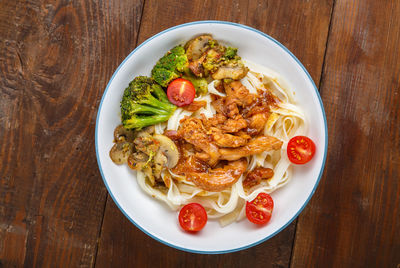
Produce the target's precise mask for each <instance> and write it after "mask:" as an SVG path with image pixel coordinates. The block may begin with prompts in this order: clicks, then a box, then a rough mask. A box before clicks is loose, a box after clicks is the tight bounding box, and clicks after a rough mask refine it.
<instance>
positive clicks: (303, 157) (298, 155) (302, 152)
mask: <svg viewBox="0 0 400 268" xmlns="http://www.w3.org/2000/svg"><path fill="white" fill-rule="evenodd" d="M314 154H315V144H314V142H313V141H312V140H311V139H310V138H308V137H305V136H296V137H293V138H291V139H290V141H289V143H288V146H287V155H288V157H289V160H290V162H292V163H294V164H298V165H302V164H305V163H307V162H309V161H310V160H311V158H313V156H314Z"/></svg>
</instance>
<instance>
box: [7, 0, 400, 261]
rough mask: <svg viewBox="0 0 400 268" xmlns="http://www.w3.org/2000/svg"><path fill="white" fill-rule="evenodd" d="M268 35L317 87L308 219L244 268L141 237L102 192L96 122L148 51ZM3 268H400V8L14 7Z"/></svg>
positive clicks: (346, 4) (272, 4)
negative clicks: (321, 165)
mask: <svg viewBox="0 0 400 268" xmlns="http://www.w3.org/2000/svg"><path fill="white" fill-rule="evenodd" d="M206 19H207V20H210V19H212V20H226V21H232V22H238V23H242V24H246V25H248V26H251V27H254V28H257V29H259V30H261V31H263V32H265V33H267V34H269V35H270V36H272V37H274V38H275V39H277V40H279V41H280V42H281V43H282V44H283V45H285V46H286V47H287V48H289V49H290V50H291V51H292V52H293V53H294V54H295V55H296V56H297V57H298V58H299V59H300V61H301V62H302V63H303V64H304V65H305V67H306V68H307V69H308V71H309V72H310V74H311V76H312V78H313V79H314V81H315V83H316V85H317V86H318V87H319V90H320V94H321V96H322V99H323V102H324V105H325V110H326V116H327V121H328V129H329V149H328V158H327V161H326V166H325V172H324V175H323V177H322V179H321V181H320V184H319V187H318V189H317V191H316V192H315V194H314V196H313V198H312V199H311V201H310V203H309V204H308V205H307V207H306V209H305V210H304V211H303V212H302V214H301V215H300V216H299V217H298V219H297V220H295V221H294V222H293V223H292V224H290V225H289V226H288V227H287V228H286V229H284V230H283V231H282V232H280V233H279V234H277V235H276V236H275V237H273V238H272V239H270V240H268V241H266V242H264V243H262V244H260V245H258V246H255V247H253V248H250V249H247V250H243V251H240V252H237V253H231V254H225V255H196V254H192V253H187V252H182V251H179V250H176V249H173V248H170V247H167V246H165V245H163V244H161V243H159V242H157V241H155V240H153V239H152V238H150V237H148V236H147V235H145V234H144V233H142V232H141V231H140V230H139V229H137V228H136V227H135V226H134V225H133V224H131V223H130V222H129V221H128V220H127V219H126V218H125V217H124V216H123V214H122V213H121V212H120V211H119V210H118V208H117V207H116V206H115V204H114V202H113V201H112V200H111V198H110V196H109V195H108V194H107V190H106V188H105V186H104V184H103V182H102V179H101V176H100V173H99V170H98V167H97V162H96V155H95V148H94V147H95V146H94V128H95V123H96V122H95V121H96V114H97V108H98V105H99V102H100V99H101V96H102V94H103V92H104V89H105V87H106V85H107V82H108V80H109V79H110V77H111V75H112V73H113V72H114V70H115V69H116V68H117V66H118V65H119V64H120V63H121V62H122V60H123V59H124V58H125V57H126V56H127V55H128V54H129V53H130V52H131V51H132V50H133V49H134V48H135V47H136V46H137V45H138V44H140V43H142V42H143V41H144V40H146V39H147V38H149V37H150V36H152V35H154V34H156V33H158V32H160V31H161V30H164V29H167V28H169V27H171V26H174V25H177V24H181V23H185V22H190V21H195V20H206ZM0 37H1V38H0V94H1V95H0V141H1V147H0V267H14V266H17V267H19V266H25V267H59V266H65V267H80V266H82V267H89V266H96V267H134V266H136V267H161V266H162V267H177V266H178V267H190V266H199V267H215V266H218V267H224V266H226V267H234V266H239V267H257V265H259V266H260V267H288V266H291V267H399V266H400V231H399V230H400V205H399V204H400V202H399V196H400V180H399V179H400V153H399V152H400V57H399V56H400V1H397V0H393V1H389V0H381V1H376V0H355V1H346V0H324V1H322V0H321V1H317V0H308V1H277V0H271V1H239V0H234V1H228V0H224V1H207V0H191V1H178V0H169V1H157V0H125V1H119V0H111V1H85V0H76V1H66V0H65V1H33V0H31V1H23V0H15V1H14V0H3V1H0Z"/></svg>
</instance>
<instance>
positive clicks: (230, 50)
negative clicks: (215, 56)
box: [224, 47, 238, 60]
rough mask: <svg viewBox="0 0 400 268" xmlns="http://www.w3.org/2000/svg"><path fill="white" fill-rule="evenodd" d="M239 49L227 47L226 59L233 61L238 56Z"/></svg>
mask: <svg viewBox="0 0 400 268" xmlns="http://www.w3.org/2000/svg"><path fill="white" fill-rule="evenodd" d="M237 50H238V49H237V48H234V47H227V48H226V50H225V52H224V58H226V59H230V60H231V59H233V58H235V56H236V55H237Z"/></svg>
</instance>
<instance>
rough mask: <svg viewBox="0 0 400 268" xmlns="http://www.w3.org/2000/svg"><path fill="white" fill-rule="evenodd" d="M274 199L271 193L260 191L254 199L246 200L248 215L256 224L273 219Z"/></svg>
mask: <svg viewBox="0 0 400 268" xmlns="http://www.w3.org/2000/svg"><path fill="white" fill-rule="evenodd" d="M273 209H274V201H273V200H272V197H271V196H270V195H269V194H266V193H259V194H258V195H257V197H256V198H254V200H252V201H251V202H249V201H247V202H246V216H247V219H249V221H251V222H252V223H255V224H266V223H267V222H269V220H270V219H271V215H272V210H273Z"/></svg>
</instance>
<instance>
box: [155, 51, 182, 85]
mask: <svg viewBox="0 0 400 268" xmlns="http://www.w3.org/2000/svg"><path fill="white" fill-rule="evenodd" d="M188 68H189V63H188V59H187V56H186V53H185V49H184V48H183V47H182V46H176V47H174V48H173V49H171V50H170V51H168V52H167V53H166V54H165V55H164V56H163V57H162V58H161V59H159V60H158V62H157V63H156V65H155V66H154V67H153V70H152V71H151V76H152V78H153V79H154V80H155V81H156V82H157V83H158V84H160V85H161V86H163V87H167V86H168V84H169V82H171V81H172V80H174V79H176V78H178V77H180V76H181V73H183V72H187V70H188Z"/></svg>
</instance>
